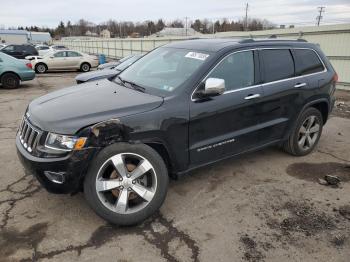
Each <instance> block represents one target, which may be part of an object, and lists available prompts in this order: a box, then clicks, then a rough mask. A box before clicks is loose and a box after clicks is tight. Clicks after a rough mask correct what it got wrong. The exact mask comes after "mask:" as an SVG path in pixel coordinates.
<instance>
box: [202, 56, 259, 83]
mask: <svg viewBox="0 0 350 262" xmlns="http://www.w3.org/2000/svg"><path fill="white" fill-rule="evenodd" d="M210 77H213V78H221V79H224V80H225V87H226V90H233V89H238V88H242V87H247V86H252V85H254V57H253V52H252V51H246V52H239V53H235V54H232V55H229V56H227V57H226V58H225V59H224V60H222V61H221V62H220V63H219V64H218V66H217V67H216V68H215V69H214V70H213V71H212V72H211V73H210V74H209V76H208V77H207V78H210Z"/></svg>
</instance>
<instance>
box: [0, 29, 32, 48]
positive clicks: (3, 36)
mask: <svg viewBox="0 0 350 262" xmlns="http://www.w3.org/2000/svg"><path fill="white" fill-rule="evenodd" d="M28 41H29V36H28V31H26V30H15V29H13V30H12V29H1V30H0V43H6V44H25V43H28Z"/></svg>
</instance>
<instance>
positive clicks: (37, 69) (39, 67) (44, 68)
mask: <svg viewBox="0 0 350 262" xmlns="http://www.w3.org/2000/svg"><path fill="white" fill-rule="evenodd" d="M46 71H47V65H45V64H44V63H39V64H37V65H35V72H37V73H38V74H44V73H45V72H46Z"/></svg>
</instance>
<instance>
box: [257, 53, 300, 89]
mask: <svg viewBox="0 0 350 262" xmlns="http://www.w3.org/2000/svg"><path fill="white" fill-rule="evenodd" d="M260 56H261V58H262V61H263V72H264V82H265V83H267V82H273V81H277V80H282V79H286V78H291V77H294V75H295V73H294V61H293V57H292V54H291V52H290V50H289V49H266V50H261V51H260Z"/></svg>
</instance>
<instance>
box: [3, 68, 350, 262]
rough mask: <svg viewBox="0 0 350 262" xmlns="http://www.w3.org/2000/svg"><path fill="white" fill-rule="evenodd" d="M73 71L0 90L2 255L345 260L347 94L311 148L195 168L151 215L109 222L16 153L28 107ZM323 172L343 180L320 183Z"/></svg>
mask: <svg viewBox="0 0 350 262" xmlns="http://www.w3.org/2000/svg"><path fill="white" fill-rule="evenodd" d="M76 74H77V73H75V72H56V73H49V74H45V75H39V76H37V77H36V79H35V80H32V81H29V82H24V83H23V84H22V85H21V87H20V88H19V89H15V90H6V89H0V110H1V119H0V148H1V151H0V167H1V168H0V216H1V219H0V260H1V261H100V262H102V261H120V262H122V261H123V262H124V261H242V260H243V261H349V256H350V194H349V192H350V95H349V92H348V93H347V92H345V91H342V92H341V91H338V92H337V97H338V100H337V103H336V105H337V108H336V109H335V111H334V113H333V115H332V116H331V118H330V119H329V121H328V123H327V125H326V126H325V128H324V131H323V135H322V137H321V140H320V143H319V146H318V148H317V149H316V150H315V152H314V153H312V154H310V155H308V156H305V157H292V156H290V155H288V154H285V153H284V152H282V151H281V150H279V149H278V148H275V147H272V148H269V149H265V150H263V151H259V152H255V153H252V154H247V155H244V156H241V157H238V158H234V159H229V160H226V161H223V162H220V163H218V164H215V165H211V166H210V167H204V168H201V169H199V170H196V171H193V172H191V173H190V175H189V176H185V177H180V178H179V179H178V180H172V181H171V182H170V186H169V187H170V188H169V192H168V195H167V199H166V201H165V203H164V205H163V207H162V208H161V210H160V212H159V213H157V214H156V215H154V216H153V217H152V218H151V219H149V220H147V221H146V222H144V223H143V224H141V225H138V226H135V227H114V226H111V225H108V224H106V223H105V222H104V221H103V220H102V219H100V218H99V217H97V216H96V215H95V213H94V212H93V211H92V210H90V208H89V207H88V206H87V203H86V202H85V200H84V196H83V194H81V193H79V194H76V195H73V196H70V195H53V194H49V193H47V192H46V191H45V190H44V189H42V188H41V187H40V185H39V184H38V182H37V181H36V180H35V179H34V178H33V177H32V176H31V175H27V174H25V173H24V170H23V168H22V165H21V164H20V162H19V161H18V158H17V155H16V149H15V141H14V139H15V134H16V131H17V127H18V125H19V123H20V120H21V117H22V115H23V113H24V110H25V108H26V107H27V104H28V103H29V102H30V101H31V100H32V99H34V98H36V97H38V96H41V95H43V94H46V93H48V92H51V91H54V90H57V89H60V88H63V87H66V86H69V85H72V84H74V77H75V76H76ZM92 106H93V105H92ZM327 174H332V175H337V176H338V177H339V178H340V179H341V181H342V182H341V183H340V184H339V186H327V185H321V184H319V182H318V179H319V178H323V177H324V176H325V175H327Z"/></svg>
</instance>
